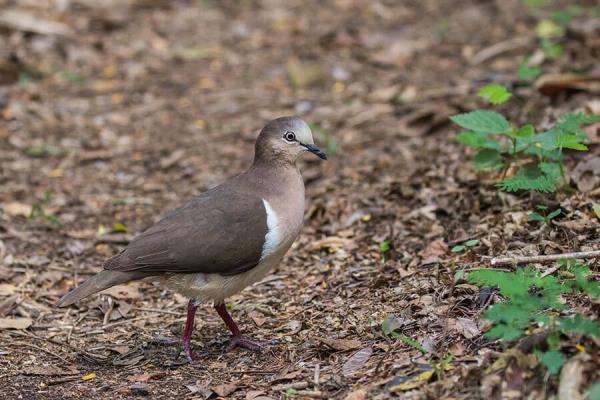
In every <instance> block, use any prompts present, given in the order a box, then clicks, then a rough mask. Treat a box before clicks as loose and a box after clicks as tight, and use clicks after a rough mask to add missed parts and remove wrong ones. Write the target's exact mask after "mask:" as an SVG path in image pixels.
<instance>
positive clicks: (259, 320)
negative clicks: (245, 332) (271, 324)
mask: <svg viewBox="0 0 600 400" xmlns="http://www.w3.org/2000/svg"><path fill="white" fill-rule="evenodd" d="M248 316H249V317H250V318H252V321H254V323H255V324H256V326H258V327H260V326H262V325H263V324H264V323H265V322H266V319H265V316H264V315H263V314H262V313H260V312H258V311H250V312H249V313H248Z"/></svg>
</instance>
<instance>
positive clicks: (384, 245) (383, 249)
mask: <svg viewBox="0 0 600 400" xmlns="http://www.w3.org/2000/svg"><path fill="white" fill-rule="evenodd" d="M389 251H390V242H388V241H387V240H383V241H382V242H381V243H379V254H381V264H385V255H386V254H387V253H388V252H389Z"/></svg>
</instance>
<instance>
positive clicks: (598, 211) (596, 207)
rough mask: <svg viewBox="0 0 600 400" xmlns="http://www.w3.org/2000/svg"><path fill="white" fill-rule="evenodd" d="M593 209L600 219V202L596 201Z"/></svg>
mask: <svg viewBox="0 0 600 400" xmlns="http://www.w3.org/2000/svg"><path fill="white" fill-rule="evenodd" d="M592 210H594V214H596V217H598V219H600V203H596V204H594V205H593V206H592Z"/></svg>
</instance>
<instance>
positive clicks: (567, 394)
mask: <svg viewBox="0 0 600 400" xmlns="http://www.w3.org/2000/svg"><path fill="white" fill-rule="evenodd" d="M583 369H584V368H583V363H582V362H581V361H580V360H578V359H576V358H575V359H572V360H569V361H567V362H566V363H565V365H564V366H563V367H562V370H561V371H560V384H559V385H558V398H559V399H569V400H583V398H584V396H583V393H582V392H583V387H582V386H583V383H584V381H585V379H584V377H583Z"/></svg>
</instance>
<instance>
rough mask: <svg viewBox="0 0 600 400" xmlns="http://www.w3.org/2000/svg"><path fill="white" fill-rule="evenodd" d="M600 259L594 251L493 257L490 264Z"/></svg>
mask: <svg viewBox="0 0 600 400" xmlns="http://www.w3.org/2000/svg"><path fill="white" fill-rule="evenodd" d="M595 257H600V250H594V251H580V252H575V253H563V254H549V255H545V256H522V257H495V258H492V260H491V261H490V264H492V265H509V264H512V265H518V264H525V263H535V262H546V261H556V260H567V259H570V258H579V259H587V258H595Z"/></svg>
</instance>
